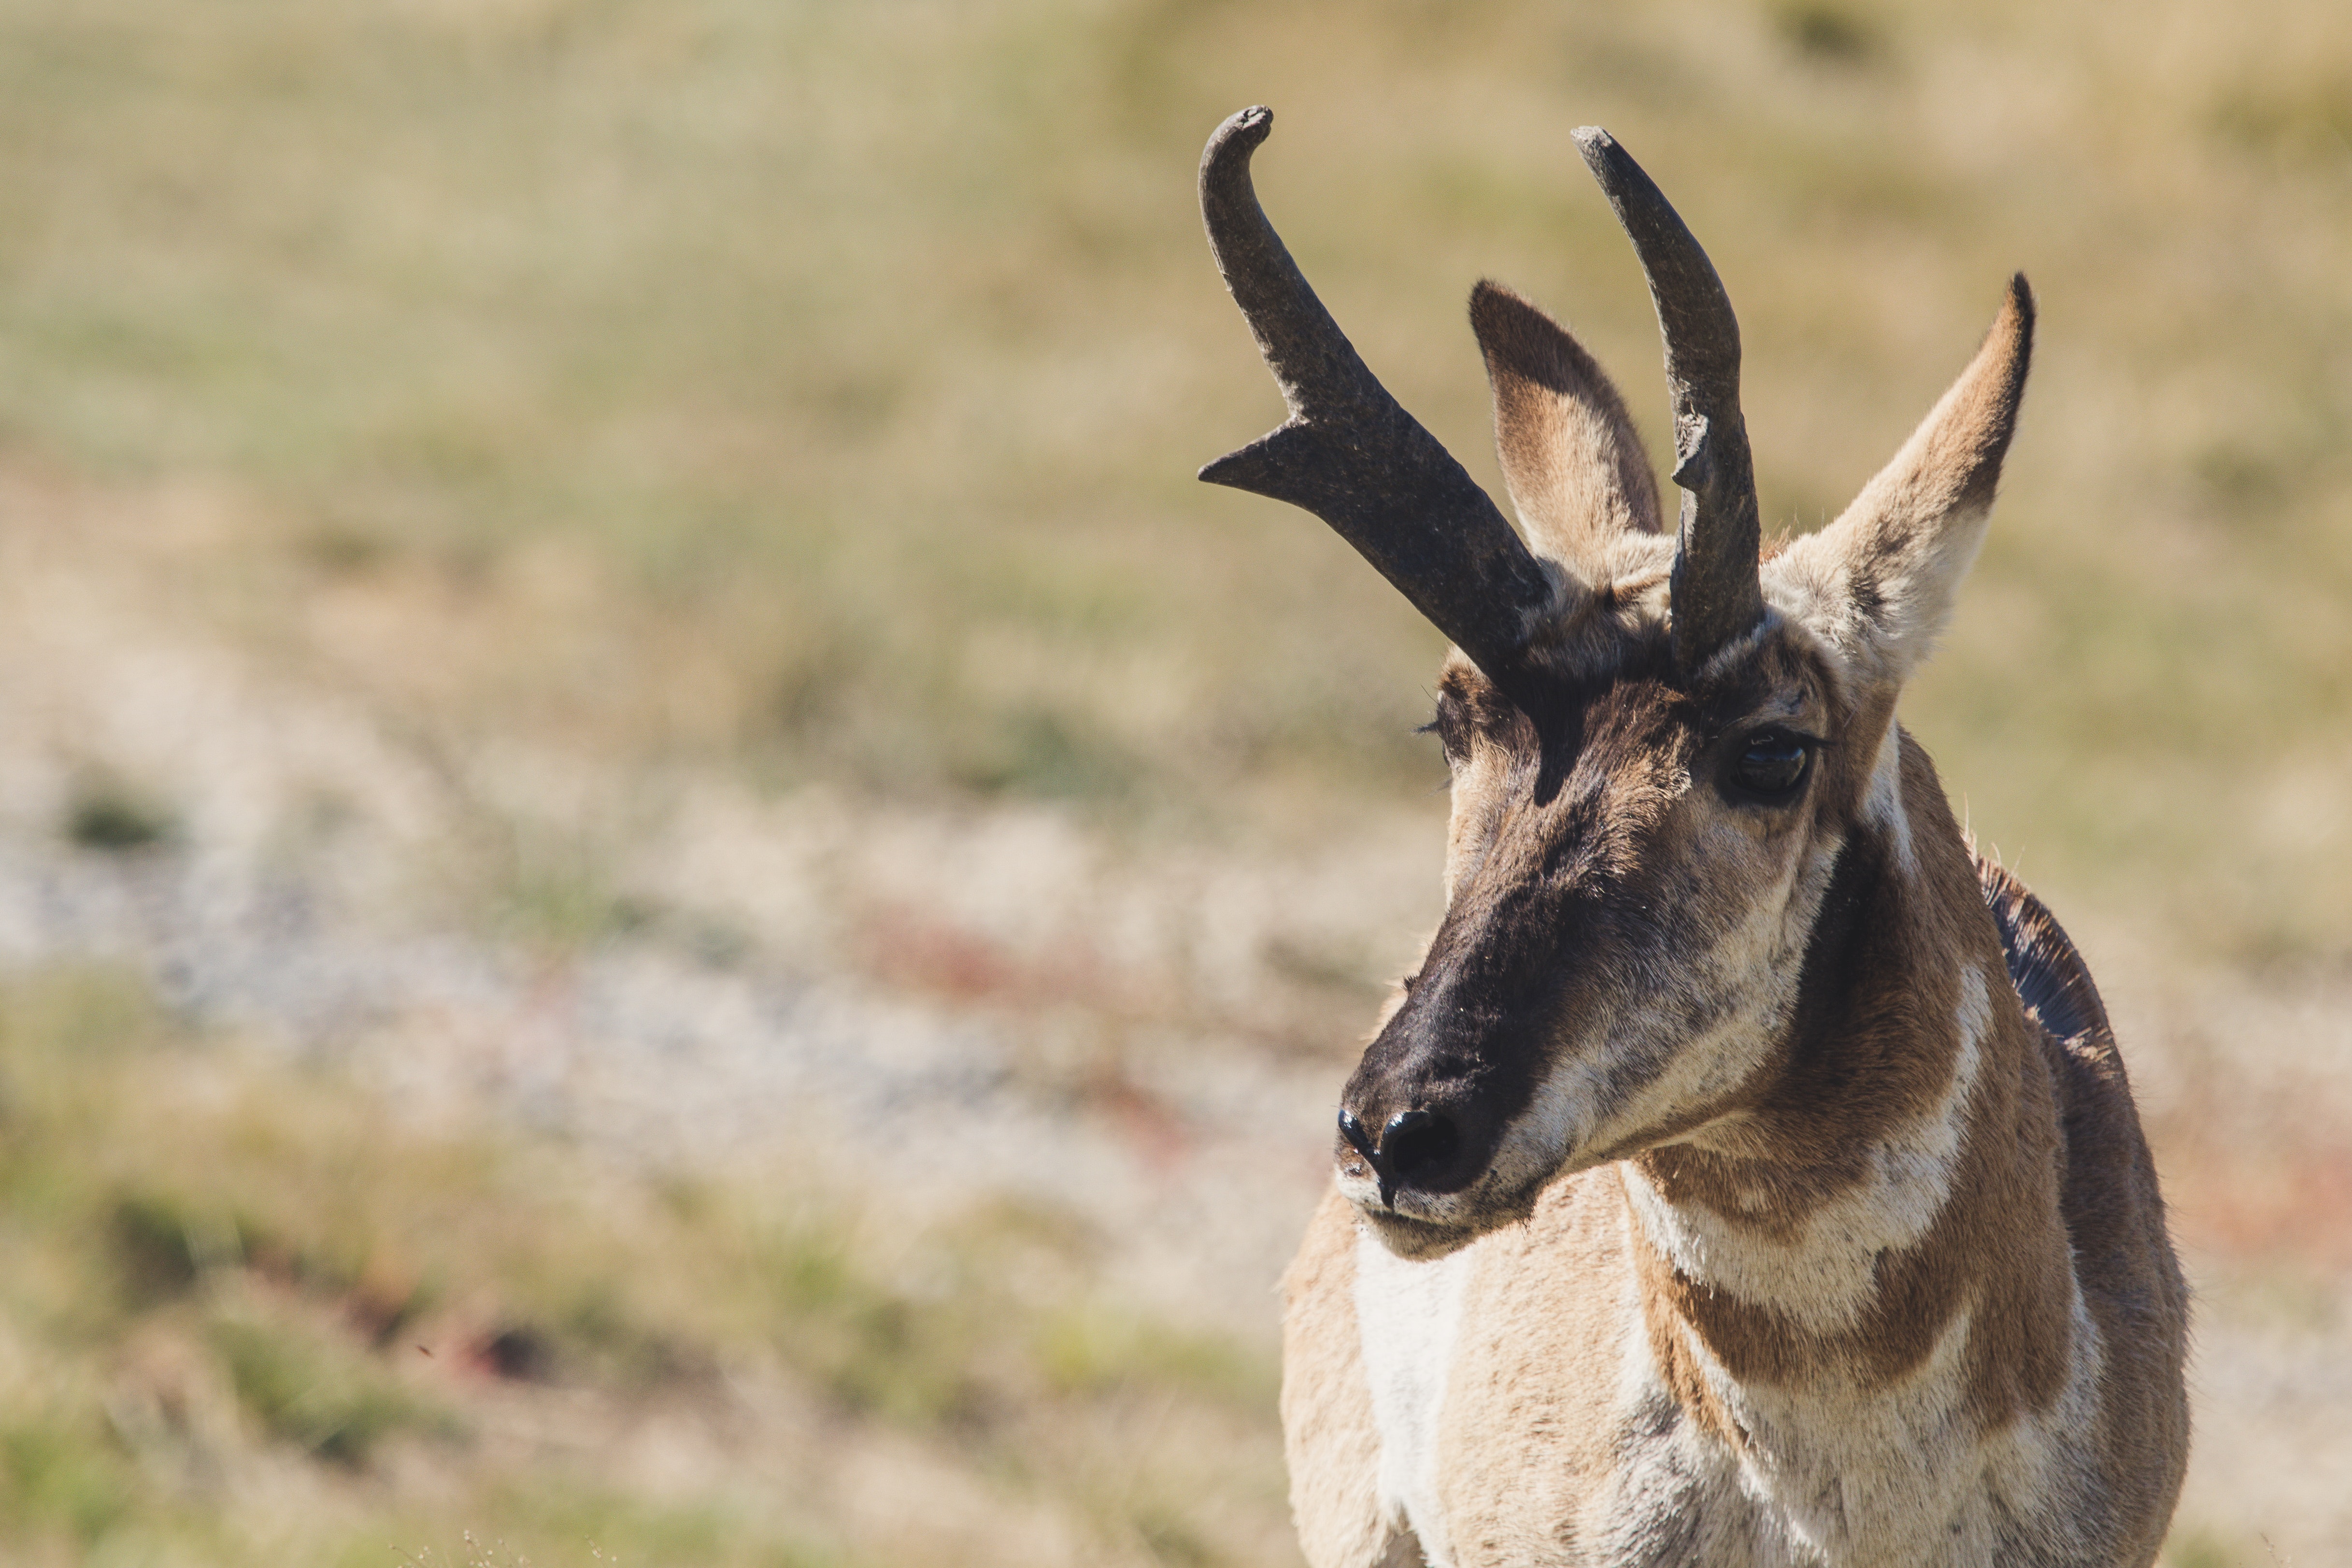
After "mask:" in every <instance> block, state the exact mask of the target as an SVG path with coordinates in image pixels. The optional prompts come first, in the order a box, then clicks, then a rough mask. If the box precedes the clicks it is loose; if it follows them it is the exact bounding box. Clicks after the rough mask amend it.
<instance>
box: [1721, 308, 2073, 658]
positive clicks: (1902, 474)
mask: <svg viewBox="0 0 2352 1568" xmlns="http://www.w3.org/2000/svg"><path fill="white" fill-rule="evenodd" d="M2032 355H2033V290H2032V289H2031V288H2029V287H2028V286H2027V285H2026V281H2025V275H2024V274H2023V273H2019V274H2018V275H2017V276H2016V277H2014V278H2012V279H2010V283H2009V299H2008V301H2007V302H2006V303H2005V304H2003V305H2002V307H2001V311H2000V316H1999V317H1998V318H1997V319H1996V320H1995V321H1993V324H1992V331H1990V332H1989V333H1987V334H1986V336H1985V341H1984V346H1983V347H1982V348H1980V349H1979V350H1978V351H1977V357H1976V358H1975V360H1974V361H1972V362H1971V363H1969V368H1968V369H1967V370H1965V371H1963V372H1961V373H1960V379H1959V380H1958V381H1956V382H1954V383H1953V384H1952V387H1951V390H1950V391H1948V392H1947V393H1945V394H1944V395H1943V398H1942V400H1941V401H1940V402H1938V403H1937V405H1936V407H1935V410H1934V412H1932V413H1930V414H1929V415H1928V416H1927V418H1926V419H1925V420H1924V421H1923V422H1921V424H1920V426H1919V428H1918V429H1917V430H1916V431H1914V432H1913V433H1912V436H1911V439H1910V440H1908V441H1906V442H1905V443H1904V445H1903V449H1902V450H1901V451H1900V452H1897V453H1896V454H1895V460H1894V461H1893V462H1891V463H1889V464H1887V465H1886V467H1885V468H1883V469H1881V470H1880V472H1879V474H1878V477H1877V478H1876V479H1872V480H1871V481H1870V483H1869V484H1867V485H1865V486H1864V487H1863V491H1862V494H1860V495H1859V496H1857V497H1855V498H1854V501H1853V505H1852V506H1850V507H1848V508H1846V509H1845V513H1844V515H1843V516H1842V517H1840V518H1839V519H1838V520H1837V521H1835V522H1833V523H1832V524H1830V525H1829V526H1828V527H1827V528H1825V529H1822V531H1820V532H1819V533H1816V534H1812V535H1811V536H1810V537H1807V538H1804V539H1800V540H1798V541H1797V542H1795V543H1793V544H1791V545H1790V546H1789V548H1788V549H1786V550H1785V551H1782V552H1780V555H1779V556H1778V557H1776V558H1775V559H1774V560H1772V561H1771V562H1770V563H1768V564H1767V566H1766V568H1765V573H1766V580H1767V582H1768V583H1769V584H1770V585H1771V587H1772V589H1773V590H1776V591H1774V592H1773V593H1772V595H1771V597H1772V598H1773V599H1774V600H1775V601H1777V602H1778V603H1779V604H1780V605H1781V606H1782V608H1783V609H1784V610H1786V611H1787V612H1788V613H1790V614H1792V615H1794V616H1796V617H1797V618H1798V619H1799V620H1801V621H1802V622H1804V623H1805V624H1806V625H1807V626H1811V627H1812V628H1813V630H1815V631H1816V632H1819V633H1820V634H1821V635H1822V637H1826V638H1827V639H1829V641H1830V642H1831V643H1832V645H1833V646H1834V647H1837V648H1838V649H1839V650H1840V651H1841V652H1842V653H1843V654H1844V655H1845V656H1846V657H1847V658H1850V659H1852V660H1853V662H1854V664H1855V666H1856V667H1857V668H1858V670H1859V671H1860V672H1862V673H1863V674H1864V678H1865V679H1872V680H1874V681H1888V682H1892V683H1894V684H1897V685H1899V684H1901V683H1902V682H1903V681H1905V680H1906V679H1909V678H1910V675H1911V672H1912V671H1913V670H1915V669H1916V668H1918V666H1919V664H1920V662H1921V661H1922V660H1924V659H1925V658H1927V651H1928V649H1929V647H1931V646H1932V645H1933V644H1934V642H1935V640H1936V637H1937V634H1938V633H1939V632H1941V631H1942V630H1943V628H1944V623H1945V621H1946V620H1947V619H1948V617H1949V616H1950V614H1951V608H1952V598H1953V595H1954V594H1955V593H1957V592H1958V588H1959V584H1960V579H1961V578H1962V577H1964V576H1966V575H1967V574H1968V570H1969V564H1970V563H1972V562H1974V561H1975V560H1976V555H1977V548H1978V546H1979V545H1980V544H1982V543H1983V542H1984V535H1985V524H1986V522H1987V521H1989V520H1990V517H1991V514H1992V500H1993V491H1994V490H1995V489H1996V488H1997V487H1998V486H1999V485H2000V463H2001V458H2002V457H2003V456H2004V455H2006V454H2007V452H2008V451H2009V438H2010V437H2011V434H2013V433H2014V432H2015V430H2016V428H2017V409H2018V404H2019V403H2020V401H2021V399H2022V398H2023V397H2024V395H2025V371H2026V365H2027V363H2028V362H2029V361H2030V360H2031V359H2032Z"/></svg>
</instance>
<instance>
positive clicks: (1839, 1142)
mask: <svg viewBox="0 0 2352 1568" xmlns="http://www.w3.org/2000/svg"><path fill="white" fill-rule="evenodd" d="M1902 777H1903V804H1904V808H1905V810H1906V814H1907V816H1908V820H1909V824H1910V838H1911V843H1912V847H1913V856H1914V864H1913V865H1912V866H1911V867H1907V868H1906V867H1905V866H1902V865H1900V864H1898V863H1897V861H1896V859H1895V855H1894V853H1893V852H1892V849H1891V847H1890V846H1889V845H1888V843H1887V842H1886V840H1885V835H1884V834H1883V833H1882V832H1881V831H1880V830H1878V829H1877V828H1875V827H1874V826H1868V825H1858V826H1857V827H1856V828H1855V830H1854V832H1853V834H1852V835H1851V836H1850V837H1849V838H1848V840H1847V843H1846V846H1845V848H1844V850H1843V854H1842V858H1841V863H1840V865H1839V868H1838V870H1837V873H1836V875H1835V877H1834V879H1833V880H1832V886H1831V889H1830V890H1829V893H1828V894H1827V896H1826V897H1825V899H1824V900H1823V904H1822V911H1821V914H1820V917H1819V919H1818V920H1817V921H1816V923H1815V926H1814V931H1813V936H1812V940H1811V944H1810V946H1809V948H1808V951H1807V954H1806V959H1805V967H1804V975H1803V980H1802V982H1801V991H1800V999H1799V1002H1798V1005H1797V1009H1796V1016H1795V1017H1794V1019H1793V1020H1792V1022H1791V1025H1790V1029H1789V1031H1788V1035H1787V1037H1786V1039H1785V1041H1784V1043H1783V1045H1782V1047H1781V1048H1780V1050H1779V1051H1778V1052H1777V1053H1776V1055H1775V1057H1774V1058H1773V1059H1772V1060H1771V1061H1770V1062H1769V1063H1768V1064H1767V1066H1766V1067H1765V1068H1764V1069H1763V1070H1762V1071H1761V1072H1759V1074H1758V1075H1757V1077H1756V1078H1755V1079H1752V1080H1751V1082H1750V1085H1749V1088H1748V1091H1747V1092H1746V1094H1745V1095H1744V1096H1743V1098H1744V1099H1745V1100H1746V1104H1745V1105H1744V1106H1743V1107H1741V1108H1740V1110H1738V1112H1736V1113H1735V1115H1734V1117H1733V1119H1732V1121H1731V1122H1730V1124H1729V1125H1730V1130H1731V1132H1730V1136H1729V1137H1726V1138H1711V1139H1710V1140H1709V1143H1710V1145H1711V1146H1709V1147H1701V1146H1699V1145H1697V1144H1694V1143H1677V1144H1674V1145H1670V1146H1668V1147H1665V1148H1661V1149H1655V1150H1653V1151H1650V1152H1645V1153H1643V1154H1641V1155H1638V1156H1636V1157H1635V1159H1634V1162H1633V1163H1634V1164H1635V1165H1636V1166H1637V1168H1638V1169H1640V1170H1641V1171H1642V1172H1643V1174H1645V1175H1646V1176H1647V1177H1648V1178H1649V1179H1650V1181H1651V1182H1652V1183H1653V1184H1654V1185H1655V1186H1656V1187H1657V1189H1658V1190H1659V1191H1660V1192H1661V1193H1662V1194H1664V1196H1665V1197H1666V1199H1667V1200H1668V1201H1669V1202H1670V1203H1672V1204H1674V1205H1676V1206H1677V1207H1689V1206H1692V1205H1697V1206H1699V1207H1702V1208H1704V1209H1706V1210H1707V1211H1710V1212H1711V1214H1712V1215H1713V1216H1715V1217H1716V1218H1717V1220H1719V1221H1720V1222H1721V1223H1723V1224H1726V1225H1727V1226H1734V1227H1738V1228H1740V1229H1743V1230H1747V1231H1749V1232H1751V1233H1753V1234H1754V1235H1756V1236H1757V1237H1759V1239H1761V1240H1767V1241H1770V1242H1775V1243H1780V1244H1785V1245H1790V1246H1795V1245H1797V1244H1799V1243H1801V1242H1802V1243H1804V1244H1806V1245H1814V1246H1818V1245H1824V1244H1825V1241H1824V1238H1819V1237H1812V1238H1808V1237H1807V1221H1808V1219H1809V1217H1810V1216H1811V1215H1813V1214H1814V1213H1815V1212H1816V1211H1818V1210H1819V1209H1821V1208H1822V1206H1823V1205H1826V1204H1828V1203H1830V1202H1832V1201H1833V1200H1835V1199H1836V1198H1838V1197H1839V1196H1841V1195H1842V1194H1848V1193H1850V1192H1852V1191H1853V1189H1854V1188H1855V1187H1856V1186H1858V1185H1859V1184H1862V1183H1863V1182H1864V1181H1865V1180H1867V1179H1868V1177H1869V1175H1870V1173H1871V1152H1872V1150H1873V1149H1874V1146H1876V1145H1878V1144H1879V1143H1880V1142H1882V1140H1884V1139H1885V1137H1887V1136H1888V1135H1889V1134H1890V1133H1892V1132H1895V1131H1899V1130H1900V1129H1901V1128H1903V1127H1904V1126H1905V1125H1906V1124H1907V1123H1911V1122H1915V1121H1917V1120H1918V1119H1920V1118H1925V1117H1933V1116H1937V1115H1938V1114H1940V1113H1942V1111H1943V1110H1944V1106H1945V1101H1946V1100H1947V1099H1948V1095H1949V1093H1950V1091H1951V1089H1952V1086H1953V1083H1954V1079H1955V1073H1956V1070H1957V1066H1958V1059H1959V1056H1960V1052H1961V1049H1962V1040H1961V1025H1960V1022H1959V1014H1960V1011H1961V1000H1962V993H1963V987H1964V985H1965V984H1966V980H1965V978H1964V977H1965V974H1966V971H1967V969H1968V968H1969V966H1974V967H1975V969H1976V970H1977V972H1978V973H1979V975H1980V976H1981V977H1982V980H1983V982H1984V985H1985V993H1986V999H1987V1001H1988V1002H1989V1003H1990V1008H1989V1012H1990V1017H1989V1020H1988V1021H1987V1022H1986V1023H1985V1025H1984V1026H1983V1029H1982V1032H1981V1037H1980V1038H1979V1043H1978V1049H1979V1053H1980V1055H1979V1064H1978V1068H1977V1070H1976V1073H1975V1075H1974V1084H1973V1087H1972V1089H1971V1090H1970V1092H1969V1097H1968V1101H1967V1104H1966V1105H1965V1107H1964V1108H1963V1112H1962V1129H1963V1130H1962V1132H1961V1137H1960V1146H1959V1154H1958V1159H1957V1161H1956V1162H1955V1164H1954V1167H1953V1169H1952V1172H1951V1175H1950V1180H1949V1184H1948V1190H1947V1195H1946V1196H1945V1199H1944V1201H1943V1203H1942V1205H1941V1207H1940V1208H1939V1209H1937V1211H1936V1213H1935V1215H1934V1218H1933V1220H1932V1222H1931V1223H1930V1224H1929V1225H1928V1226H1927V1229H1926V1232H1925V1234H1924V1235H1921V1236H1920V1237H1918V1238H1917V1239H1916V1242H1915V1243H1914V1244H1912V1245H1910V1246H1908V1247H1899V1248H1889V1249H1887V1250H1885V1251H1882V1252H1881V1253H1880V1254H1879V1255H1878V1256H1877V1257H1876V1258H1875V1259H1874V1269H1873V1277H1874V1291H1873V1294H1872V1296H1871V1299H1870V1300H1869V1301H1868V1303H1867V1305H1866V1307H1865V1308H1864V1310H1863V1312H1862V1313H1861V1314H1860V1316H1859V1318H1858V1319H1857V1321H1854V1322H1853V1324H1852V1326H1851V1327H1850V1328H1848V1329H1846V1330H1844V1331H1839V1332H1832V1333H1827V1334H1825V1333H1823V1332H1822V1331H1821V1329H1820V1327H1819V1326H1818V1325H1799V1324H1797V1323H1794V1322H1792V1321H1789V1320H1788V1319H1787V1318H1786V1317H1785V1316H1784V1315H1783V1314H1782V1313H1781V1312H1780V1311H1779V1310H1775V1309H1774V1308H1772V1307H1770V1306H1769V1305H1764V1304H1759V1303H1753V1302H1749V1301H1745V1300H1740V1299H1738V1297H1736V1296H1733V1295H1730V1294H1728V1293H1726V1292H1723V1291H1720V1290H1717V1289H1714V1288H1712V1287H1711V1286H1710V1285H1708V1284H1706V1283H1704V1282H1700V1281H1696V1280H1692V1279H1687V1278H1685V1276H1683V1275H1682V1274H1681V1273H1680V1272H1679V1271H1677V1270H1676V1269H1675V1268H1673V1267H1672V1266H1671V1265H1670V1264H1669V1263H1668V1262H1667V1261H1666V1260H1665V1259H1664V1258H1662V1257H1660V1256H1659V1255H1658V1254H1657V1253H1656V1252H1655V1251H1654V1248H1652V1247H1649V1246H1648V1245H1647V1244H1646V1243H1643V1242H1637V1247H1638V1249H1639V1251H1640V1253H1641V1254H1642V1258H1643V1287H1644V1293H1645V1296H1646V1297H1647V1299H1648V1307H1649V1317H1650V1321H1651V1338H1652V1342H1653V1345H1654V1348H1655V1349H1657V1350H1658V1351H1659V1352H1660V1355H1661V1360H1662V1362H1664V1363H1665V1364H1666V1365H1667V1367H1668V1369H1669V1371H1670V1373H1671V1372H1675V1371H1676V1370H1677V1367H1678V1364H1679V1363H1685V1362H1686V1361H1687V1356H1686V1355H1685V1354H1684V1353H1683V1352H1680V1351H1679V1349H1678V1348H1677V1342H1678V1341H1679V1339H1680V1336H1679V1335H1677V1334H1675V1332H1673V1331H1672V1330H1673V1320H1675V1319H1679V1320H1681V1321H1683V1322H1684V1323H1686V1324H1687V1325H1688V1326H1689V1328H1690V1329H1692V1330H1694V1331H1696V1334H1697V1336H1698V1338H1699V1339H1700V1340H1701V1341H1702V1342H1704V1343H1705V1344H1706V1346H1707V1348H1708V1349H1709V1351H1711V1352H1712V1353H1713V1354H1714V1356H1715V1358H1716V1359H1717V1361H1718V1362H1720V1363H1722V1365H1723V1366H1724V1368H1725V1369H1726V1370H1727V1371H1728V1372H1729V1373H1731V1374H1732V1375H1733V1376H1734V1377H1735V1378H1738V1379H1739V1380H1740V1381H1741V1382H1743V1383H1745V1382H1750V1381H1761V1382H1765V1383H1770V1384H1798V1383H1804V1382H1810V1381H1812V1380H1815V1379H1818V1378H1821V1377H1823V1376H1833V1377H1844V1378H1851V1379H1853V1380H1856V1381H1858V1382H1860V1383H1862V1384H1865V1385H1874V1384H1884V1383H1887V1382H1890V1381H1892V1380H1894V1379H1896V1378H1899V1377H1901V1376H1903V1375H1904V1374H1905V1373H1907V1372H1909V1371H1910V1370H1912V1369H1913V1368H1915V1367H1916V1366H1917V1365H1918V1364H1919V1363H1922V1362H1923V1361H1924V1360H1925V1359H1926V1358H1927V1355H1928V1354H1929V1352H1931V1351H1933V1350H1934V1349H1935V1348H1936V1346H1937V1342H1939V1340H1940V1339H1941V1338H1942V1336H1943V1334H1944V1332H1945V1331H1946V1329H1947V1328H1948V1325H1950V1324H1951V1323H1952V1322H1953V1321H1955V1320H1956V1318H1957V1317H1958V1314H1959V1313H1961V1312H1962V1311H1964V1310H1965V1311H1966V1312H1967V1314H1968V1334H1969V1340H1968V1343H1967V1346H1966V1351H1965V1356H1966V1360H1965V1363H1964V1364H1965V1366H1966V1369H1967V1393H1966V1402H1967V1404H1968V1405H1969V1409H1970V1411H1971V1413H1972V1414H1973V1415H1975V1416H1976V1417H1977V1419H1978V1420H1979V1422H1980V1423H1982V1424H1983V1425H1984V1426H1987V1427H1990V1426H1999V1425H2000V1424H2002V1423H2003V1422H2005V1421H2007V1420H2009V1419H2011V1418H2012V1417H2013V1416H2015V1415H2018V1414H2020V1413H2021V1412H2022V1411H2023V1410H2026V1409H2042V1408H2045V1407H2047V1406H2048V1405H2049V1404H2050V1403H2051V1401H2052V1400H2053V1399H2054V1398H2055V1397H2056V1395H2057V1394H2058V1393H2059V1391H2060V1389H2061V1387H2062V1385H2063V1381H2064V1378H2065V1374H2066V1371H2067V1368H2068V1365H2069V1361H2070V1350H2071V1334H2072V1323H2073V1302H2074V1281H2073V1277H2072V1273H2071V1265H2070V1262H2069V1255H2068V1247H2067V1239H2066V1235H2065V1230H2064V1227H2063V1221H2062V1219H2061V1217H2060V1211H2059V1187H2060V1182H2061V1179H2062V1173H2061V1169H2060V1165H2061V1163H2062V1161H2063V1153H2062V1152H2061V1142H2060V1137H2059V1127H2058V1116H2057V1107H2056V1104H2055V1102H2054V1100H2053V1085H2052V1082H2051V1079H2050V1072H2049V1067H2048V1063H2047V1060H2046V1058H2045V1056H2044V1053H2043V1050H2042V1047H2041V1044H2040V1041H2039V1038H2038V1032H2037V1031H2036V1030H2035V1029H2034V1027H2033V1026H2032V1024H2031V1023H2030V1022H2029V1021H2028V1019H2027V1018H2026V1016H2025V1014H2024V1011H2023V1009H2022V1007H2021V1005H2020V1004H2019V1002H2018V999H2017V995H2016V993H2015V991H2014V990H2013V988H2011V986H2010V984H2008V982H2007V973H2006V970H2005V968H2004V965H2003V960H2002V950H2001V945H2000V933H1999V931H1998V928H1997V927H1996V925H1995V923H1994V921H1993V919H1992V916H1991V914H1990V911H1989V910H1987V909H1986V907H1985V904H1984V902H1983V900H1982V899H1981V898H1980V897H1979V892H1978V885H1977V878H1976V874H1975V870H1974V867H1973V863H1972V861H1971V858H1970V857H1969V852H1968V850H1967V848H1966V847H1965V845H1964V843H1963V841H1962V839H1961V837H1960V834H1959V830H1958V826H1957V825H1956V824H1955V823H1954V822H1953V820H1952V817H1951V814H1950V811H1949V809H1948V806H1947V805H1946V804H1945V800H1944V795H1943V792H1942V789H1941V787H1940V785H1939V784H1938V783H1937V778H1936V773H1935V769H1934V767H1933V765H1932V764H1931V763H1929V762H1928V760H1927V754H1926V753H1925V752H1922V751H1921V750H1920V749H1919V748H1918V747H1917V745H1916V743H1913V742H1911V741H1910V739H1909V737H1908V736H1905V737H1904V738H1903V754H1902ZM1634 1234H1635V1236H1636V1237H1639V1236H1640V1228H1639V1226H1635V1227H1634ZM1683 1370H1685V1372H1686V1371H1687V1370H1688V1369H1686V1368H1685V1369H1683ZM1672 1381H1673V1382H1674V1383H1675V1384H1676V1385H1677V1386H1678V1388H1680V1389H1682V1390H1683V1391H1684V1402H1685V1405H1686V1406H1688V1407H1689V1408H1690V1409H1691V1413H1692V1414H1693V1415H1694V1416H1696V1417H1697V1418H1699V1419H1702V1420H1708V1419H1710V1418H1711V1417H1712V1418H1713V1420H1714V1421H1715V1422H1716V1423H1718V1424H1719V1422H1720V1418H1721V1413H1720V1411H1719V1410H1711V1409H1709V1408H1706V1406H1707V1405H1708V1404H1709V1403H1710V1402H1709V1401H1707V1400H1704V1399H1699V1398H1697V1397H1696V1393H1695V1384H1696V1380H1695V1379H1694V1378H1692V1377H1690V1376H1688V1375H1676V1376H1675V1377H1673V1379H1672Z"/></svg>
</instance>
